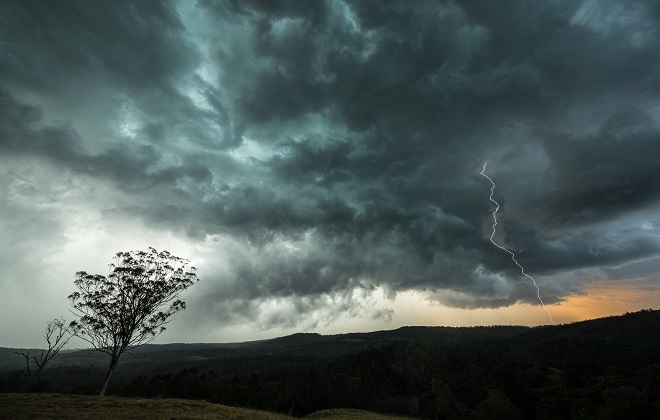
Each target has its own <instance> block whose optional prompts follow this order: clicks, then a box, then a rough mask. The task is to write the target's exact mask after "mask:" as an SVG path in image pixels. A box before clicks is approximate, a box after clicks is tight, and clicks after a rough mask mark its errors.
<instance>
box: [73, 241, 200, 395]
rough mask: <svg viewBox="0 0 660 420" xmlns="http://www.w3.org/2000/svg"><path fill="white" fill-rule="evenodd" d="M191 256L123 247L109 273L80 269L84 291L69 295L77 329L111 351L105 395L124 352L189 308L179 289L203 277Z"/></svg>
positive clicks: (96, 345)
mask: <svg viewBox="0 0 660 420" xmlns="http://www.w3.org/2000/svg"><path fill="white" fill-rule="evenodd" d="M188 264H189V261H188V260H186V259H183V258H179V257H175V256H173V255H171V254H170V253H169V252H167V251H161V252H158V251H156V250H155V249H154V248H149V251H130V252H118V253H117V254H116V255H115V257H114V262H113V263H111V264H110V274H109V275H108V276H107V277H106V276H102V275H100V274H88V273H86V272H84V271H79V272H77V273H76V280H75V281H74V284H75V285H76V286H77V287H78V289H79V291H78V292H74V293H72V294H71V295H69V301H70V302H71V306H72V307H73V310H72V312H73V313H74V314H75V315H76V316H77V317H78V321H74V322H73V323H72V324H73V325H74V331H75V334H76V335H77V336H78V337H80V338H82V339H83V340H85V341H87V342H88V343H89V344H91V345H92V347H93V349H94V350H96V351H99V352H103V353H107V354H108V355H110V366H109V367H108V371H107V373H106V375H105V379H104V381H103V386H102V388H101V393H100V395H101V396H103V395H105V391H106V389H107V388H108V382H109V381H110V376H111V375H112V372H113V371H114V369H115V367H117V363H118V362H119V358H120V357H121V355H122V354H123V353H124V352H126V351H129V350H131V349H133V348H135V347H138V346H141V345H143V344H147V343H149V342H151V341H153V340H154V339H155V338H156V337H157V336H158V335H160V334H161V333H162V332H163V331H165V326H164V325H165V324H167V323H169V322H170V321H172V319H173V317H174V316H175V315H176V314H177V313H178V312H179V311H181V310H184V309H185V308H186V303H185V302H184V301H182V300H181V299H179V294H180V293H181V292H182V291H184V290H185V289H187V288H188V287H190V286H192V285H193V284H194V283H196V282H197V281H199V280H198V279H197V276H196V275H195V267H191V268H190V269H189V270H187V268H186V267H187V265H188Z"/></svg>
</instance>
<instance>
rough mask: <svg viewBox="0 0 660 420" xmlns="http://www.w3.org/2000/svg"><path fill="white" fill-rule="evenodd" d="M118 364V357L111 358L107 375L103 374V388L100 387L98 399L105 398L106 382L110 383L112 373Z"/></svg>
mask: <svg viewBox="0 0 660 420" xmlns="http://www.w3.org/2000/svg"><path fill="white" fill-rule="evenodd" d="M118 362H119V357H117V358H115V357H112V359H111V360H110V367H109V368H108V373H106V374H105V380H104V381H103V387H101V393H100V394H99V396H100V397H104V396H105V391H106V389H108V382H110V377H111V376H112V372H113V371H114V370H115V367H117V363H118Z"/></svg>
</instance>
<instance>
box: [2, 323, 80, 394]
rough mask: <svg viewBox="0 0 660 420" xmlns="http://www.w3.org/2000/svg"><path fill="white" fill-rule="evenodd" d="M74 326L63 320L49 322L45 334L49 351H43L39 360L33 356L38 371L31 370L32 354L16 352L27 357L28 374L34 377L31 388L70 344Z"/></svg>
mask: <svg viewBox="0 0 660 420" xmlns="http://www.w3.org/2000/svg"><path fill="white" fill-rule="evenodd" d="M74 326H75V323H71V324H69V325H67V324H66V322H65V321H64V319H63V318H60V319H57V318H55V319H53V320H52V321H48V323H47V324H46V334H44V338H45V339H46V343H48V349H47V350H41V354H40V355H39V357H38V358H37V357H36V356H32V361H33V362H34V365H35V366H36V371H34V370H31V369H30V352H27V353H22V352H18V351H15V352H14V353H16V354H18V355H21V356H23V357H25V367H26V368H27V373H28V374H29V375H30V376H32V385H31V388H34V386H35V385H36V383H37V381H38V380H39V375H41V371H42V370H43V368H44V367H46V364H47V363H48V362H49V361H50V360H51V359H52V358H53V357H55V356H56V355H57V353H59V352H60V350H62V348H63V347H64V346H66V343H68V342H69V340H70V339H71V335H72V329H73V328H74Z"/></svg>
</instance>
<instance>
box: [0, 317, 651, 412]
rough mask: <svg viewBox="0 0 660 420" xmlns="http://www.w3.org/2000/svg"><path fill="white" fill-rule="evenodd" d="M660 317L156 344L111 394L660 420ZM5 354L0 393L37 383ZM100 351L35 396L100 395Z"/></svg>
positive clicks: (61, 360) (266, 405)
mask: <svg viewBox="0 0 660 420" xmlns="http://www.w3.org/2000/svg"><path fill="white" fill-rule="evenodd" d="M659 350H660V311H659V310H650V309H649V310H643V311H640V312H635V313H628V314H625V315H622V316H616V317H608V318H601V319H596V320H591V321H584V322H577V323H572V324H566V325H559V326H541V327H534V328H530V327H520V326H495V327H465V328H451V327H404V328H400V329H397V330H392V331H377V332H372V333H352V334H341V335H332V336H323V335H318V334H294V335H292V336H288V337H281V338H277V339H273V340H263V341H257V342H247V343H234V344H167V345H148V346H143V347H141V348H139V349H136V350H135V351H134V352H133V353H132V354H131V355H127V356H126V358H125V359H124V360H122V364H120V366H119V367H118V368H117V371H116V374H115V375H116V376H115V377H113V383H111V385H110V387H109V388H108V393H109V394H113V395H119V396H129V397H150V398H164V397H176V398H188V399H204V400H206V401H209V402H218V403H222V404H227V405H235V406H244V407H251V408H258V409H266V410H273V411H278V412H283V413H292V414H294V415H298V416H302V415H305V414H308V413H311V412H314V411H317V410H320V409H324V408H335V407H347V408H359V409H365V410H370V411H378V412H384V413H395V414H403V415H411V416H419V417H424V418H503V419H504V418H506V419H515V418H548V419H549V418H577V419H580V418H585V419H586V418H595V417H599V418H612V419H615V418H660V401H659V400H658V395H660V351H659ZM12 351H15V349H0V369H2V371H0V391H2V392H25V391H26V390H27V387H28V386H29V384H30V381H29V378H28V377H27V375H26V373H25V370H24V369H23V366H21V363H22V362H23V363H24V361H22V360H21V358H20V357H18V356H17V355H16V354H14V353H12ZM104 363H105V359H103V357H102V355H98V354H89V352H84V351H76V352H67V353H62V354H60V355H58V357H57V358H56V359H54V360H53V363H52V365H50V366H49V367H48V368H47V369H46V370H45V371H44V373H43V376H42V378H41V379H40V382H39V383H38V384H37V385H36V389H35V391H39V392H59V393H79V394H93V393H95V392H97V391H98V388H99V382H100V378H102V377H103V366H104Z"/></svg>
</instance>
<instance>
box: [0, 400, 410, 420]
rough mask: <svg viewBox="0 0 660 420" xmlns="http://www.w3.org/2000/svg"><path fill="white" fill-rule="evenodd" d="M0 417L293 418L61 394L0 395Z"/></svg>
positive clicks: (352, 413)
mask: <svg viewBox="0 0 660 420" xmlns="http://www.w3.org/2000/svg"><path fill="white" fill-rule="evenodd" d="M0 418H3V419H27V418H30V419H64V418H65V419H71V420H76V419H90V418H96V419H106V418H107V419H146V420H148V419H154V420H156V419H158V420H160V419H228V420H238V419H245V420H247V419H251V420H291V419H292V417H290V416H286V415H283V414H277V413H270V412H266V411H259V410H251V409H246V408H237V407H227V406H225V405H220V404H211V403H208V402H205V401H192V400H181V399H144V398H121V397H96V396H94V397H92V396H84V395H61V394H0ZM305 418H310V419H328V420H332V419H342V420H343V419H345V420H351V419H365V420H392V419H396V418H399V419H405V418H404V417H392V416H385V415H381V414H376V413H370V412H368V411H362V410H346V409H335V410H322V411H318V412H315V413H312V414H310V415H308V416H307V417H305Z"/></svg>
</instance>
